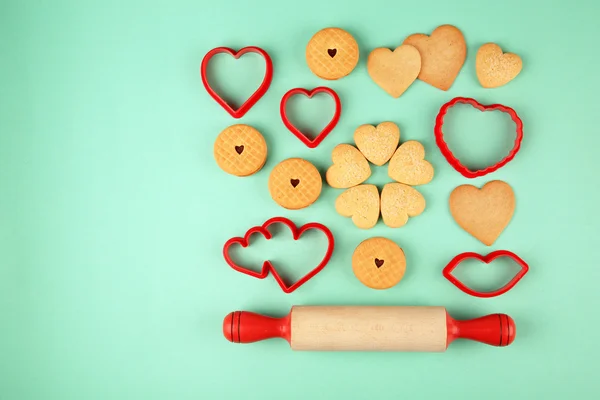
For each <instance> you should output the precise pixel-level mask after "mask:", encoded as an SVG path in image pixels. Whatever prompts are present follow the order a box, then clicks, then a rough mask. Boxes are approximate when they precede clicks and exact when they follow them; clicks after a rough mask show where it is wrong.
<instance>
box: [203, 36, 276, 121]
mask: <svg viewBox="0 0 600 400" xmlns="http://www.w3.org/2000/svg"><path fill="white" fill-rule="evenodd" d="M247 53H256V54H258V55H260V56H262V57H263V58H264V59H265V63H266V70H265V76H264V79H263V81H262V83H261V84H260V86H259V87H258V89H256V91H255V92H254V93H252V95H251V96H250V97H249V98H248V99H247V100H246V101H245V102H244V103H243V104H242V105H241V106H239V107H238V108H234V107H233V106H232V105H231V104H229V103H228V102H227V101H225V99H223V98H222V97H221V96H220V95H219V94H218V93H217V92H216V91H215V90H214V89H213V88H212V87H211V86H210V83H209V82H208V63H209V62H210V60H211V58H213V57H214V56H215V55H217V54H229V55H231V56H233V57H234V58H235V59H238V58H240V57H241V56H243V55H244V54H247ZM200 75H201V77H202V84H203V85H204V88H205V89H206V91H207V92H208V94H209V95H210V96H211V97H212V98H213V99H214V100H215V101H216V102H217V103H219V105H220V106H221V107H223V108H224V109H225V110H226V111H227V112H228V113H229V114H230V115H231V116H232V117H233V118H241V117H243V116H244V115H245V114H246V113H247V112H248V110H250V109H251V108H252V107H253V106H254V105H255V104H256V103H257V102H258V100H260V98H261V97H263V96H264V94H265V93H266V92H267V90H268V89H269V86H270V85H271V81H272V80H273V62H272V61H271V57H269V54H267V52H266V51H264V50H263V49H261V48H260V47H256V46H248V47H244V48H242V49H240V50H238V51H235V50H233V49H231V48H229V47H216V48H214V49H212V50H210V51H209V52H208V53H206V55H205V56H204V58H203V59H202V64H201V65H200Z"/></svg>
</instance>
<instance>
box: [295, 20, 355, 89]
mask: <svg viewBox="0 0 600 400" xmlns="http://www.w3.org/2000/svg"><path fill="white" fill-rule="evenodd" d="M358 58H359V51H358V43H356V40H355V39H354V37H353V36H352V35H351V34H349V33H348V32H346V31H345V30H343V29H340V28H325V29H322V30H320V31H319V32H317V33H315V35H314V36H313V37H312V38H311V39H310V41H309V42H308V45H307V46H306V63H307V64H308V68H310V70H311V71H312V72H313V74H315V75H317V76H318V77H319V78H322V79H327V80H336V79H340V78H343V77H344V76H346V75H348V74H349V73H350V72H352V70H353V69H354V68H355V67H356V64H358Z"/></svg>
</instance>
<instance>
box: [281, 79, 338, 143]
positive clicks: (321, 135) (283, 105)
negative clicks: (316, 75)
mask: <svg viewBox="0 0 600 400" xmlns="http://www.w3.org/2000/svg"><path fill="white" fill-rule="evenodd" d="M317 93H327V94H328V95H330V96H331V97H333V101H334V102H335V113H334V114H333V118H332V119H331V121H330V122H329V123H328V124H327V126H325V128H323V130H322V131H321V132H320V133H319V134H318V135H317V136H316V137H315V138H314V139H309V138H308V137H307V136H306V135H305V134H304V133H302V132H300V130H299V129H298V128H296V127H295V126H294V124H292V123H291V122H290V120H289V118H288V116H287V111H286V106H287V101H288V100H289V99H290V98H291V97H292V96H295V95H297V94H303V95H305V96H307V97H308V98H309V99H310V98H311V97H313V96H314V95H315V94H317ZM279 112H280V114H281V119H282V120H283V124H284V125H285V126H286V128H288V129H289V130H290V131H291V132H292V133H293V134H294V135H295V136H296V137H297V138H298V139H300V140H301V141H302V143H304V144H305V145H306V146H308V147H309V148H311V149H314V148H315V147H317V146H318V145H319V144H320V143H321V142H322V141H323V139H325V137H326V136H327V135H328V134H329V132H331V131H332V130H333V128H335V126H336V125H337V123H338V121H339V120H340V115H341V113H342V102H341V101H340V98H339V96H338V95H337V93H336V92H335V91H333V90H332V89H330V88H328V87H325V86H320V87H317V88H314V89H312V90H306V89H302V88H294V89H292V90H290V91H288V92H287V93H286V94H284V95H283V98H282V99H281V105H280V107H279Z"/></svg>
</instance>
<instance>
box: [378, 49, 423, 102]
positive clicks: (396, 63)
mask: <svg viewBox="0 0 600 400" xmlns="http://www.w3.org/2000/svg"><path fill="white" fill-rule="evenodd" d="M367 71H368V72H369V76H370V77H371V79H373V81H374V82H375V83H376V84H377V85H379V87H381V88H382V89H383V90H385V91H386V92H387V93H388V94H389V95H390V96H392V97H395V98H398V97H400V95H402V93H404V92H405V91H406V89H408V87H409V86H410V85H411V84H412V83H413V82H414V81H415V80H416V79H417V76H418V75H419V71H421V55H420V54H419V50H417V49H416V48H415V47H413V46H409V45H402V46H399V47H397V48H396V49H395V50H394V51H391V50H390V49H387V48H383V47H380V48H377V49H375V50H373V51H372V52H371V54H369V58H368V59H367Z"/></svg>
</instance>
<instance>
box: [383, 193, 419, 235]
mask: <svg viewBox="0 0 600 400" xmlns="http://www.w3.org/2000/svg"><path fill="white" fill-rule="evenodd" d="M424 210H425V198H424V197H423V195H422V194H421V193H419V192H418V191H417V190H416V189H414V188H412V187H410V186H408V185H404V184H402V183H388V184H386V185H385V186H384V187H383V190H382V191H381V216H382V218H383V222H384V223H385V224H386V225H387V226H389V227H390V228H399V227H401V226H404V225H406V223H407V222H408V217H416V216H417V215H419V214H421V213H422V212H423V211H424Z"/></svg>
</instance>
